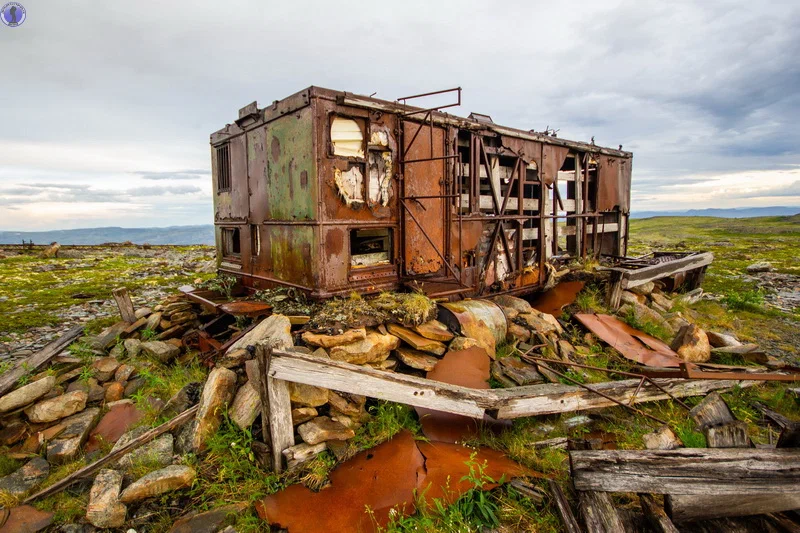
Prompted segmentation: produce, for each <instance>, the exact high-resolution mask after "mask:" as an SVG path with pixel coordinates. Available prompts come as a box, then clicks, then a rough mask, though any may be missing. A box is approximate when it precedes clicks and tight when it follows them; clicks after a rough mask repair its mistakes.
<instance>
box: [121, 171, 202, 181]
mask: <svg viewBox="0 0 800 533" xmlns="http://www.w3.org/2000/svg"><path fill="white" fill-rule="evenodd" d="M134 174H136V175H138V176H140V177H141V178H142V179H146V180H194V179H198V178H205V177H207V176H210V175H211V171H210V170H180V171H177V172H168V171H167V172H157V171H145V170H138V171H136V172H134Z"/></svg>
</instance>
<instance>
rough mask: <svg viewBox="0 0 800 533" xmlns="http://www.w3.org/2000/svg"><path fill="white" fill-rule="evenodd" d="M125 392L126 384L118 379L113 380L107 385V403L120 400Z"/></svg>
mask: <svg viewBox="0 0 800 533" xmlns="http://www.w3.org/2000/svg"><path fill="white" fill-rule="evenodd" d="M124 394H125V386H124V385H122V383H120V382H118V381H112V382H111V383H109V384H108V387H106V393H105V401H106V403H111V402H118V401H120V400H121V399H122V396H123V395H124Z"/></svg>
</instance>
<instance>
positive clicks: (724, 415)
mask: <svg viewBox="0 0 800 533" xmlns="http://www.w3.org/2000/svg"><path fill="white" fill-rule="evenodd" d="M689 416H690V417H692V420H694V423H695V424H697V429H699V430H700V431H703V430H704V429H706V428H707V427H709V426H718V425H722V424H727V423H729V422H733V421H735V420H736V417H734V416H733V412H732V411H731V409H730V407H728V404H727V403H725V400H723V399H722V396H720V395H719V393H718V392H712V393H711V394H709V395H708V396H706V397H705V398H703V400H702V401H701V402H700V403H698V404H697V405H695V406H694V407H692V410H691V411H689Z"/></svg>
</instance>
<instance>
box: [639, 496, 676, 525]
mask: <svg viewBox="0 0 800 533" xmlns="http://www.w3.org/2000/svg"><path fill="white" fill-rule="evenodd" d="M639 503H641V505H642V512H644V517H645V518H646V519H647V522H648V523H649V524H650V527H651V528H653V530H654V531H656V533H678V528H676V527H675V524H673V523H672V520H670V519H669V516H667V513H666V511H664V507H663V506H662V505H659V504H658V503H657V502H656V500H655V498H653V497H652V496H651V495H650V494H639Z"/></svg>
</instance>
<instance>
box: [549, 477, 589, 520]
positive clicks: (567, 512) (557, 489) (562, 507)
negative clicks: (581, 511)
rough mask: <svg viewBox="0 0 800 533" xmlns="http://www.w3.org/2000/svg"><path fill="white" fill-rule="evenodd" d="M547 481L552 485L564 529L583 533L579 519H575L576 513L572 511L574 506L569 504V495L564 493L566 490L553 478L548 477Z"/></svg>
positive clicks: (554, 499)
mask: <svg viewBox="0 0 800 533" xmlns="http://www.w3.org/2000/svg"><path fill="white" fill-rule="evenodd" d="M547 483H548V485H549V486H550V493H551V494H552V495H553V501H554V502H555V504H556V508H557V509H558V514H559V516H561V523H562V524H563V526H564V531H566V533H582V532H581V528H580V526H579V525H578V521H577V520H575V515H574V514H573V513H572V508H571V507H570V506H569V502H568V501H567V497H566V496H565V495H564V491H563V490H561V486H560V485H559V484H558V483H557V482H555V481H553V480H552V479H548V480H547Z"/></svg>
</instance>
